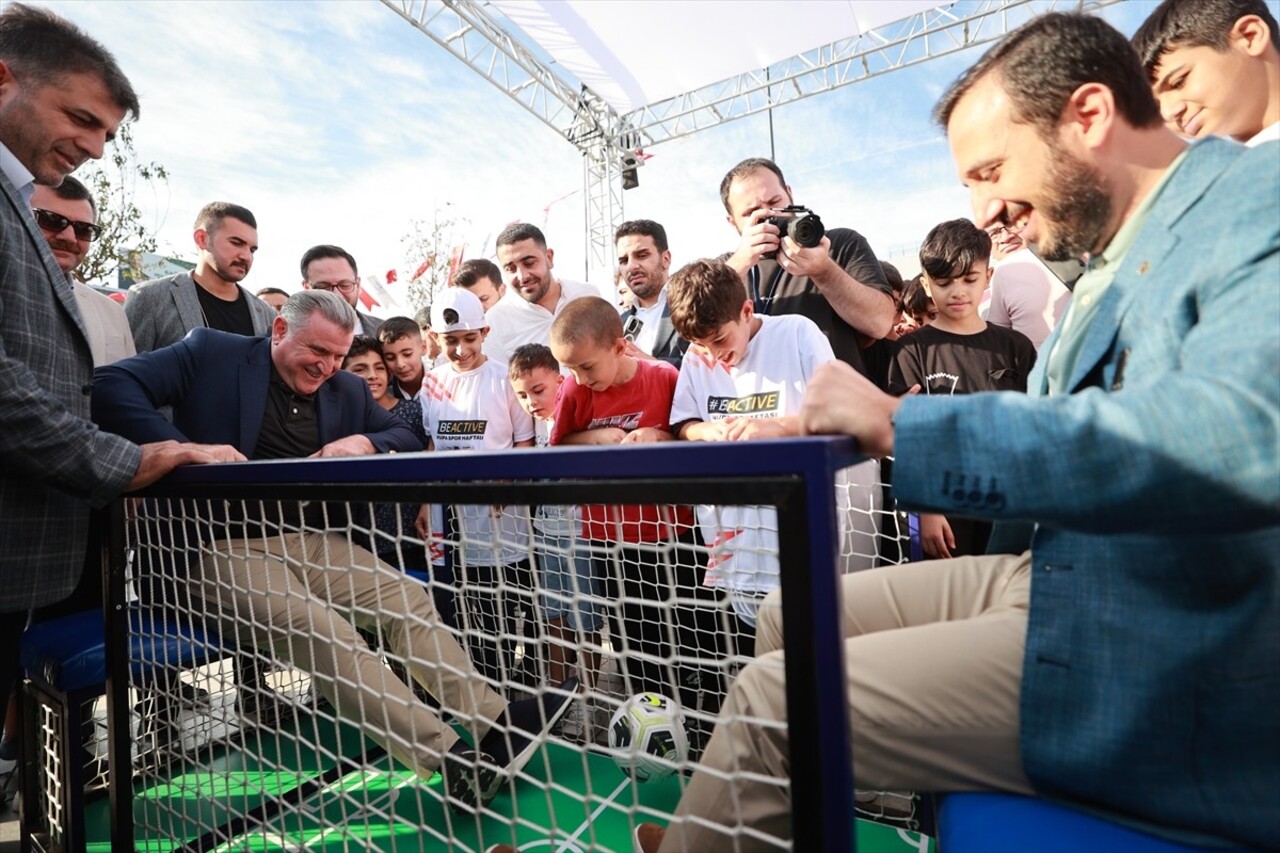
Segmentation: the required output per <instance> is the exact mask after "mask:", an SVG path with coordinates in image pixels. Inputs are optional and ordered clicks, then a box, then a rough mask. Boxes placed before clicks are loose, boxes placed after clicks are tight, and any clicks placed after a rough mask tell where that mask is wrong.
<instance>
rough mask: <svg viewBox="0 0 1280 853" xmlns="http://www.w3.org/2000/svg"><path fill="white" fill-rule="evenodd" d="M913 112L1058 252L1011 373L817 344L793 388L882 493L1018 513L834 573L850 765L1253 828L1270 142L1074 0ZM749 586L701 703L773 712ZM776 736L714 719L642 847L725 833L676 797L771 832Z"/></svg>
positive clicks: (765, 645)
mask: <svg viewBox="0 0 1280 853" xmlns="http://www.w3.org/2000/svg"><path fill="white" fill-rule="evenodd" d="M936 115H937V117H938V120H939V122H940V123H941V124H942V125H943V126H944V127H945V128H946V130H947V135H948V139H949V142H950V145H951V150H952V154H953V156H954V158H955V161H956V164H957V167H958V171H959V174H960V178H961V180H962V181H963V182H964V183H965V184H966V185H967V186H968V187H969V188H970V191H971V193H972V196H973V205H974V211H975V220H976V221H977V224H978V225H979V227H989V226H991V225H993V224H995V223H997V222H999V223H1003V224H1005V225H1009V226H1011V227H1014V228H1016V229H1018V230H1020V231H1021V233H1022V234H1023V235H1024V237H1025V238H1026V239H1027V240H1028V241H1029V242H1032V243H1035V244H1037V245H1038V248H1039V250H1040V252H1041V253H1042V254H1044V255H1045V256H1047V257H1048V258H1050V259H1064V258H1067V257H1085V258H1086V259H1087V261H1088V268H1087V270H1086V273H1085V275H1084V276H1082V277H1081V279H1080V280H1079V281H1078V282H1077V284H1076V286H1075V289H1074V294H1073V301H1072V305H1071V308H1070V311H1069V312H1068V314H1067V316H1066V317H1065V318H1064V321H1063V323H1062V324H1061V325H1060V326H1059V328H1058V330H1057V331H1056V332H1055V335H1054V336H1053V337H1051V338H1050V339H1049V341H1047V342H1046V344H1045V347H1044V349H1043V350H1042V360H1041V363H1040V365H1037V368H1036V372H1035V373H1034V374H1033V375H1032V381H1031V386H1032V394H1030V395H1025V396H1024V395H1020V394H995V393H992V394H974V395H970V396H967V397H928V396H923V395H920V396H914V397H911V396H909V397H905V398H901V399H897V398H893V397H889V396H887V395H885V394H883V393H882V392H880V391H879V390H877V389H876V388H875V387H874V386H873V385H872V384H871V383H869V382H868V381H866V380H865V379H864V378H863V377H861V376H859V375H858V374H857V373H856V372H855V371H853V370H852V369H850V368H849V367H848V366H847V365H844V364H840V363H832V364H830V365H826V366H824V367H823V368H821V369H820V370H819V372H818V373H817V375H815V377H814V379H813V381H812V382H811V384H810V386H809V389H808V395H807V397H806V402H805V409H804V411H803V413H802V415H801V419H802V424H803V428H804V429H805V430H806V431H808V432H813V433H837V432H842V433H849V434H852V435H853V436H855V437H856V438H857V439H858V441H859V444H860V445H861V447H862V448H863V449H864V450H865V451H866V452H868V453H870V454H872V455H875V456H878V457H883V456H888V455H893V456H894V457H895V464H894V483H893V485H894V490H895V492H896V494H897V496H898V498H899V500H900V501H901V502H902V503H903V504H905V505H908V506H910V507H912V508H915V509H921V510H928V511H932V512H942V513H946V514H951V513H958V514H964V515H971V516H974V517H979V518H989V519H996V520H997V521H998V522H1000V523H1001V524H1004V523H1018V524H1021V525H1023V530H1024V531H1025V532H1028V533H1030V536H1029V538H1028V537H1027V536H1025V535H1024V537H1023V539H1022V541H1021V542H1020V543H1015V540H1014V538H1013V537H1010V536H1004V537H1002V539H1003V541H1004V542H1005V543H1006V545H1015V547H1013V548H1012V549H1011V550H1012V551H1014V552H1015V553H1009V554H993V555H988V556H985V557H975V558H964V559H958V560H946V561H930V562H927V563H917V564H911V565H905V566H897V567H888V568H885V569H880V570H874V571H868V572H862V573H859V574H856V575H851V576H849V577H847V578H846V579H845V581H844V590H843V593H844V594H843V603H842V607H843V610H844V619H843V624H844V626H845V637H846V639H845V641H844V645H843V652H844V656H845V665H846V679H847V682H848V694H847V696H848V706H849V713H850V720H851V739H852V744H853V756H854V768H855V770H856V773H857V776H856V779H857V782H858V784H859V786H860V787H868V788H884V789H890V790H893V789H903V788H906V789H917V790H938V791H946V790H953V791H954V790H1001V791H1012V792H1017V793H1027V794H1037V795H1040V796H1045V797H1050V798H1055V799H1062V800H1068V801H1071V802H1075V803H1079V804H1082V805H1084V806H1085V807H1087V808H1091V809H1098V810H1102V811H1105V812H1107V813H1108V814H1110V815H1113V816H1117V817H1119V818H1120V819H1122V820H1127V821H1130V822H1134V823H1138V824H1141V825H1143V826H1145V827H1146V828H1148V829H1156V830H1157V831H1160V832H1165V833H1168V834H1171V835H1172V836H1174V837H1177V838H1180V839H1182V840H1185V841H1204V842H1213V841H1217V842H1221V841H1226V842H1228V843H1234V844H1244V845H1250V846H1258V847H1270V846H1273V845H1275V844H1276V843H1277V841H1278V840H1280V796H1278V795H1277V792H1280V713H1277V709H1278V708H1280V145H1278V144H1277V143H1271V144H1269V145H1265V146H1260V147H1258V148H1254V149H1245V148H1242V147H1240V146H1238V145H1235V144H1234V143H1231V142H1228V141H1224V140H1209V141H1205V142H1201V143H1198V144H1196V145H1194V146H1192V147H1188V145H1187V144H1186V143H1185V142H1184V141H1183V140H1181V139H1179V138H1178V137H1177V136H1175V135H1173V134H1172V133H1171V132H1169V131H1167V130H1165V129H1164V128H1163V127H1162V126H1161V120H1160V113H1159V110H1158V108H1157V107H1156V104H1155V102H1154V100H1153V99H1152V97H1151V95H1150V92H1149V89H1148V88H1147V86H1146V80H1145V77H1144V76H1143V74H1142V70H1141V68H1140V67H1139V65H1138V60H1137V57H1136V55H1134V54H1133V53H1132V51H1131V49H1130V48H1129V46H1128V44H1127V42H1126V41H1125V39H1124V37H1123V36H1122V35H1120V33H1118V32H1115V31H1114V30H1112V29H1111V28H1110V27H1109V26H1108V25H1106V24H1105V23H1103V22H1102V21H1101V20H1099V19H1096V18H1091V17H1082V16H1074V15H1046V16H1042V17H1040V18H1037V19H1035V20H1033V21H1031V22H1030V23H1029V24H1027V25H1026V26H1024V27H1022V28H1021V29H1019V30H1018V31H1017V32H1015V33H1013V34H1011V35H1010V36H1009V37H1007V38H1006V39H1005V40H1004V41H1002V42H1001V43H1000V44H999V45H997V46H996V47H995V48H993V49H992V50H991V51H990V52H989V53H988V54H987V55H986V56H984V57H983V59H982V60H980V61H979V62H978V64H977V65H976V66H975V67H974V68H973V69H971V70H970V71H969V72H967V73H966V74H965V75H964V76H963V77H961V79H960V80H959V81H957V82H956V83H955V84H954V85H953V87H952V89H951V91H950V92H949V93H948V94H947V95H945V96H944V98H943V100H942V102H941V103H940V104H939V106H938V109H937V111H936ZM1019 552H1020V553H1019ZM777 610H778V608H777V607H776V606H770V602H766V603H765V605H764V606H763V607H762V608H761V621H760V626H759V633H758V639H757V649H758V650H759V653H761V654H762V657H761V659H760V660H758V661H757V662H755V663H753V664H751V665H750V666H748V667H746V668H745V669H744V670H743V672H742V673H741V675H740V676H739V677H738V680H737V681H736V682H735V685H734V687H733V690H732V693H731V696H730V698H729V701H728V702H726V704H725V706H724V712H723V713H724V714H726V715H728V714H735V713H736V714H745V715H749V716H753V717H764V718H776V717H779V716H784V715H785V701H784V700H783V696H784V692H783V683H782V679H783V671H782V668H781V663H780V660H779V658H780V657H781V655H782V654H783V652H782V650H781V647H782V632H781V626H780V625H779V619H778V618H777V616H776V615H775V614H776V613H777ZM766 617H767V618H766ZM786 627H787V630H789V631H791V630H800V629H799V628H797V627H793V626H790V625H788V626H786ZM785 740H786V736H785V729H782V730H777V729H768V728H762V727H757V726H746V725H741V724H737V725H721V726H718V727H717V730H716V733H715V735H714V737H713V738H712V740H711V742H710V743H709V745H708V746H707V750H706V753H705V756H704V758H703V761H702V765H701V767H702V768H703V769H704V770H706V769H710V770H717V771H722V772H724V773H727V774H728V775H727V776H725V777H723V778H721V777H718V776H717V775H716V774H715V773H709V772H702V771H699V772H697V773H695V775H694V777H693V779H692V781H691V782H690V784H689V786H688V788H687V789H686V792H685V795H684V797H683V798H682V801H681V805H680V808H679V812H678V818H677V823H676V824H674V825H673V826H672V827H671V828H670V829H668V831H667V832H666V839H665V842H664V843H662V844H661V849H664V850H667V849H680V848H682V847H683V848H685V849H718V848H719V847H723V846H725V842H726V837H725V835H724V834H721V833H720V832H718V831H717V830H716V829H715V828H714V826H708V825H707V824H706V823H702V822H699V821H694V820H686V818H702V819H706V820H709V821H712V822H713V823H718V824H721V825H724V826H727V827H733V826H736V825H746V826H750V827H752V828H753V829H755V830H758V831H761V832H767V833H769V834H772V835H775V836H779V837H783V838H785V837H787V836H788V835H789V833H790V827H789V807H790V801H789V798H788V795H787V793H786V791H785V790H784V789H779V788H777V787H775V786H766V785H758V784H753V783H751V782H749V781H742V780H743V778H744V777H745V776H746V775H747V774H748V773H750V772H755V773H760V774H763V775H767V776H780V777H784V778H785V777H786V775H787V766H786V756H787V749H786V743H785ZM731 787H736V790H730V788H731ZM730 831H731V830H730V829H726V830H724V832H726V833H727V832H730ZM646 832H647V836H646V837H644V838H642V839H641V840H642V841H643V842H645V843H646V844H647V845H648V846H644V845H642V846H643V847H644V849H646V850H649V849H651V848H654V849H656V848H657V847H658V846H659V844H658V843H657V842H658V840H659V839H658V836H660V835H661V833H660V832H659V831H657V830H656V829H654V830H646ZM753 844H754V842H752V841H748V843H747V844H746V846H745V847H744V848H743V849H755V847H754V846H753Z"/></svg>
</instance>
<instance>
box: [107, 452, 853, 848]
mask: <svg viewBox="0 0 1280 853" xmlns="http://www.w3.org/2000/svg"><path fill="white" fill-rule="evenodd" d="M865 458H866V457H864V456H861V455H859V454H858V453H857V452H856V448H855V445H854V442H853V441H852V439H849V438H843V437H835V438H832V437H810V438H796V439H780V440H769V441H757V442H745V443H710V444H709V443H702V442H671V443H663V444H655V445H643V446H640V445H638V446H635V447H629V448H625V449H620V448H617V447H578V448H551V449H546V450H539V451H537V452H530V451H528V450H512V451H501V452H493V453H407V454H385V455H377V456H362V457H355V458H349V459H325V460H311V459H299V460H275V461H270V462H252V463H228V464H221V465H207V466H192V467H186V468H181V469H179V470H177V471H175V472H174V473H173V474H172V475H170V476H169V477H167V478H166V479H165V480H163V481H161V482H160V483H158V484H156V485H154V486H152V487H151V488H149V489H147V490H146V491H144V492H142V493H140V495H135V496H131V497H136V496H141V497H156V498H170V499H179V500H180V499H190V500H201V501H206V500H213V499H231V500H240V499H252V500H285V501H288V500H310V501H349V502H369V501H389V502H411V501H412V502H424V503H453V504H466V503H479V504H485V503H492V502H493V500H492V497H493V491H492V488H493V485H494V484H495V483H497V482H501V484H502V490H503V495H504V496H506V497H507V498H508V502H510V503H542V504H558V505H571V504H586V503H601V504H628V503H678V504H700V503H709V504H715V503H721V504H729V503H732V504H760V505H772V506H774V507H776V509H777V515H778V542H779V562H780V565H781V567H782V571H781V583H782V592H783V607H782V612H783V623H784V628H785V629H786V630H787V645H786V649H787V652H788V653H787V655H786V680H787V710H788V729H789V744H790V751H791V779H792V791H793V797H792V813H791V821H792V833H793V834H792V838H793V844H794V849H796V850H805V851H830V853H846V851H847V852H848V853H852V851H853V850H854V843H855V842H854V820H853V802H854V799H853V759H852V753H851V747H850V738H849V721H848V710H847V698H846V696H847V686H846V679H845V675H844V673H845V666H844V644H843V642H842V641H841V628H840V622H841V619H840V586H839V577H838V575H837V573H836V569H835V566H836V557H837V547H838V541H839V539H838V535H837V515H836V504H835V490H834V488H833V484H834V479H835V474H836V472H837V471H838V470H840V469H842V468H846V467H849V466H851V465H854V464H857V463H858V462H861V461H863V460H864V459H865ZM111 516H112V518H111V523H110V533H109V541H108V543H107V548H106V549H105V550H106V559H105V560H104V572H106V575H107V577H106V583H105V595H106V599H107V600H106V602H105V604H106V608H105V609H106V620H105V623H106V624H105V630H106V636H107V641H108V642H107V648H108V649H109V650H110V654H111V658H110V661H109V676H108V682H107V697H108V719H109V731H108V749H109V756H110V762H111V768H112V772H111V774H110V779H111V790H110V796H111V821H112V849H114V850H131V849H134V838H133V814H132V773H131V759H130V745H129V719H128V715H129V704H128V689H129V678H128V673H129V666H130V664H129V660H128V642H127V637H128V631H129V621H128V610H127V607H126V601H125V567H126V560H127V554H126V547H127V545H126V541H125V529H124V510H123V502H122V501H117V502H116V503H115V504H114V505H113V507H112V512H111ZM794 626H808V630H794ZM122 676H123V677H122ZM126 768H128V769H126ZM120 771H123V772H120ZM797 780H798V781H799V785H797V784H796V782H797ZM796 791H803V792H804V796H794V792H796Z"/></svg>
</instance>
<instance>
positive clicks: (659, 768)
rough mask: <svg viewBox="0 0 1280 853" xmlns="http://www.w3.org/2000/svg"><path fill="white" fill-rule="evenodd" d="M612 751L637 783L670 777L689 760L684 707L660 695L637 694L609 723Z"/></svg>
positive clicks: (617, 761)
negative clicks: (677, 765)
mask: <svg viewBox="0 0 1280 853" xmlns="http://www.w3.org/2000/svg"><path fill="white" fill-rule="evenodd" d="M609 748H610V750H611V751H612V752H613V760H614V762H615V763H617V765H618V767H620V768H622V770H623V772H624V773H629V774H630V775H631V776H633V777H635V780H636V781H637V782H648V781H649V780H650V779H662V778H663V777H666V776H670V775H671V774H672V773H673V772H675V769H676V768H675V765H676V764H679V763H681V762H683V761H685V760H686V759H687V758H688V757H689V736H688V734H686V733H685V729H684V714H683V713H681V711H680V706H679V705H677V704H676V703H675V702H673V701H671V700H670V699H668V698H667V697H666V696H662V695H661V694H658V693H637V694H636V695H635V696H632V697H631V698H630V699H628V700H627V701H626V702H624V703H623V704H622V707H621V708H619V709H618V710H617V712H615V713H614V715H613V719H612V720H610V721H609Z"/></svg>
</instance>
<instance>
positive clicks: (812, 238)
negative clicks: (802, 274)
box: [764, 204, 827, 260]
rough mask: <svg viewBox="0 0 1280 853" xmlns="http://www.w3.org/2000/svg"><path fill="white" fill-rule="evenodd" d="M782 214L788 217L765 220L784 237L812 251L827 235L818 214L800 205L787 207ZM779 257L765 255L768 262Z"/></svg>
mask: <svg viewBox="0 0 1280 853" xmlns="http://www.w3.org/2000/svg"><path fill="white" fill-rule="evenodd" d="M782 212H783V213H785V214H787V215H786V216H770V217H769V218H768V219H766V220H765V222H768V223H769V224H770V225H772V226H774V227H775V228H777V229H778V231H779V233H780V234H781V236H782V237H790V238H791V239H792V240H795V241H796V243H797V244H799V245H801V246H803V247H805V248H806V249H812V248H813V247H814V246H816V245H818V244H819V243H821V242H822V235H824V234H825V233H827V229H826V228H824V227H823V226H822V220H821V219H819V218H818V214H816V213H814V212H813V211H812V210H810V209H809V208H807V207H805V206H803V205H799V204H790V205H787V206H786V207H784V208H782ZM777 256H778V253H777V252H770V253H769V254H767V255H764V257H765V258H767V259H768V260H773V259H774V258H776V257H777Z"/></svg>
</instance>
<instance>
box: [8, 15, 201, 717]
mask: <svg viewBox="0 0 1280 853" xmlns="http://www.w3.org/2000/svg"><path fill="white" fill-rule="evenodd" d="M69 69H73V70H69ZM126 113H128V114H131V115H133V116H137V114H138V98H137V96H136V95H135V94H134V91H133V88H132V86H130V84H129V81H128V79H127V78H126V77H125V76H124V74H123V73H122V72H121V71H120V68H119V66H118V65H116V62H115V59H114V58H113V57H112V56H111V54H110V53H108V52H107V51H106V49H105V48H103V47H102V45H100V44H99V43H98V42H96V41H94V40H93V39H91V38H90V37H89V36H87V35H85V34H84V33H83V32H81V31H80V30H78V29H77V28H75V27H74V26H73V25H72V24H70V23H69V22H67V21H65V20H63V19H62V18H60V17H58V16H57V15H54V14H52V13H50V12H47V11H44V10H41V9H35V8H32V7H28V6H24V5H22V4H20V3H11V4H10V5H8V6H6V7H5V8H4V10H3V11H0V285H2V286H0V614H16V615H7V616H5V617H4V618H0V694H3V693H4V692H5V691H6V690H7V689H8V687H9V686H10V684H11V683H12V680H13V675H14V672H15V669H16V665H17V643H18V638H19V636H20V635H21V632H22V628H23V626H24V625H25V624H26V617H25V613H26V611H27V610H29V609H31V608H32V607H38V606H41V605H44V604H49V603H52V602H54V601H58V600H59V599H62V598H64V597H66V596H67V595H68V594H69V593H70V592H71V590H72V589H73V588H74V587H75V584H76V581H77V579H78V578H79V576H80V569H81V565H82V564H83V562H84V553H85V537H86V531H87V530H88V523H89V508H90V506H101V505H103V504H105V503H107V502H108V501H109V500H111V499H112V498H114V497H115V496H117V495H119V494H120V493H121V492H122V491H124V490H126V489H130V488H137V487H139V486H142V485H145V484H147V483H149V482H152V481H154V480H156V479H159V478H160V477H161V476H163V475H164V474H166V473H168V472H169V471H170V470H172V469H173V468H174V467H175V466H176V465H179V464H182V463H185V462H204V461H215V460H216V459H217V458H218V456H217V452H216V450H209V449H204V448H198V447H195V446H192V445H184V444H178V443H177V442H173V441H165V442H158V443H154V444H146V445H143V446H142V447H139V446H138V445H136V444H134V443H132V442H130V441H127V440H125V439H123V438H121V437H119V436H116V435H111V434H109V433H105V432H102V431H101V430H99V429H98V428H97V427H96V426H94V424H93V423H92V422H91V421H90V420H89V393H90V391H91V390H92V388H93V360H92V358H91V355H90V351H89V343H88V336H87V332H86V330H85V327H84V322H83V319H82V317H81V315H80V310H79V308H78V307H77V306H76V301H75V296H74V295H73V293H72V289H71V284H70V283H69V282H68V281H67V277H66V275H65V274H64V273H63V271H62V270H61V269H60V268H59V267H58V264H57V262H56V261H55V259H54V256H53V253H52V252H51V251H50V250H49V244H48V242H47V241H46V239H45V236H44V234H43V233H41V231H40V228H39V227H38V226H37V225H36V221H35V217H34V216H33V214H32V212H31V197H32V193H33V192H34V188H35V185H36V184H37V183H39V184H42V185H45V186H57V185H58V184H60V183H61V182H62V180H63V179H64V178H65V177H66V176H67V175H68V174H69V173H70V172H71V171H73V170H74V169H76V168H77V167H79V166H80V165H81V164H82V163H83V162H84V161H86V160H88V159H97V158H99V157H101V156H102V152H103V148H104V146H105V145H106V142H107V140H108V139H110V138H112V137H113V136H114V134H115V131H116V128H118V127H119V125H120V122H121V121H122V120H123V119H124V116H125V114H126Z"/></svg>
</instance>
